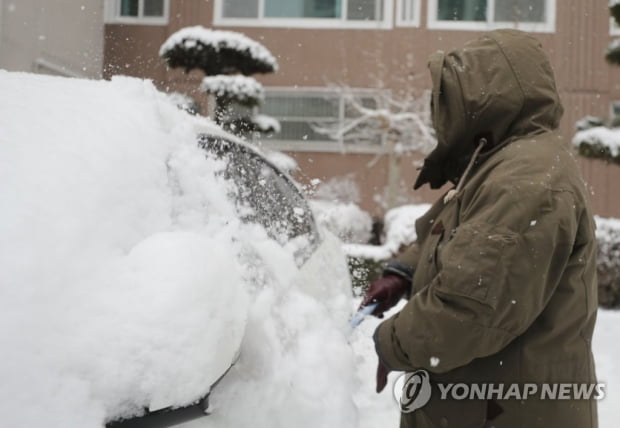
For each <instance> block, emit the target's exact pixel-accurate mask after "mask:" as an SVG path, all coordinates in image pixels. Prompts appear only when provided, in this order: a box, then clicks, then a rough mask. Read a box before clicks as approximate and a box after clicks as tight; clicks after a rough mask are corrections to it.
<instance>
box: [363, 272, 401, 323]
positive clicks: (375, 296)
mask: <svg viewBox="0 0 620 428" xmlns="http://www.w3.org/2000/svg"><path fill="white" fill-rule="evenodd" d="M410 287H411V284H410V282H409V281H408V280H406V279H405V278H403V277H401V276H398V275H393V274H387V275H385V276H384V277H383V278H380V279H378V280H376V281H375V282H373V283H372V284H371V285H370V287H368V290H367V291H366V295H365V296H364V300H362V303H361V304H360V308H363V307H364V306H368V305H370V304H371V303H378V305H377V307H376V308H375V310H374V311H373V312H372V315H374V316H376V317H379V318H383V313H384V312H385V311H387V310H388V309H390V308H391V307H393V306H394V305H396V304H397V303H398V301H399V300H400V299H402V298H403V297H404V296H405V294H406V293H407V292H408V291H409V288H410Z"/></svg>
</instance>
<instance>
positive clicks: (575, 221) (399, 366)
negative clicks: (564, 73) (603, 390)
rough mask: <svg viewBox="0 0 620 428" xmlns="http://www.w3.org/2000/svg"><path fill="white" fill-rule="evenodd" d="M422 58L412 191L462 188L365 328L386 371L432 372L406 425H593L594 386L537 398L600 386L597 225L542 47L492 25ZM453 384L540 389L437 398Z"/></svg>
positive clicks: (434, 211)
mask: <svg viewBox="0 0 620 428" xmlns="http://www.w3.org/2000/svg"><path fill="white" fill-rule="evenodd" d="M429 67H430V70H431V75H432V80H433V97H432V99H433V121H434V125H435V128H436V131H437V137H438V145H437V148H436V149H435V150H434V151H433V152H432V153H431V154H430V155H429V157H428V158H427V159H426V160H425V165H424V168H423V170H422V172H421V173H420V176H419V178H418V181H417V183H416V187H419V186H421V185H423V184H425V183H430V184H431V186H433V187H439V186H441V185H443V184H444V183H445V182H446V181H452V182H454V183H455V184H456V183H459V186H457V189H456V191H455V192H451V193H450V197H448V198H445V199H444V198H442V199H441V200H439V201H437V202H436V203H435V204H434V205H433V206H432V207H431V209H430V210H429V211H428V213H427V214H426V215H424V216H423V217H422V218H420V219H419V220H418V221H417V222H416V231H417V236H418V241H417V243H416V244H415V245H414V246H413V247H412V248H411V249H410V251H408V252H407V253H406V254H405V255H403V257H402V258H401V261H403V262H406V263H409V264H411V265H413V266H415V267H416V272H415V275H414V279H413V286H412V297H411V298H410V300H409V302H408V303H407V305H406V306H405V307H404V308H403V309H402V310H401V312H400V313H398V314H397V315H396V316H394V317H392V318H390V319H389V320H387V321H385V322H384V323H382V324H381V325H380V326H379V328H378V329H377V332H376V334H375V340H376V345H377V352H378V354H379V356H380V358H381V360H382V361H383V362H384V363H385V364H386V366H388V367H389V368H391V369H393V370H403V371H414V370H417V369H420V368H421V369H425V370H427V371H429V372H430V373H431V376H430V378H431V384H432V385H433V393H432V396H431V399H430V401H429V402H428V403H427V404H426V405H425V406H424V407H423V408H421V409H418V410H416V411H414V412H413V413H408V414H403V418H402V424H403V426H411V427H458V428H467V427H491V426H493V427H496V428H513V427H523V428H530V427H544V428H549V427H562V428H565V427H574V428H590V427H595V426H596V425H597V416H596V404H595V401H594V398H595V395H596V392H597V391H596V390H595V389H594V388H592V389H588V390H591V391H592V395H590V396H589V397H585V399H584V397H581V398H582V399H576V398H577V397H575V396H574V394H573V392H571V393H570V394H569V398H574V399H550V398H549V395H548V394H547V396H543V389H544V388H551V389H553V388H556V390H557V389H558V388H559V387H555V386H554V384H557V383H570V384H588V385H589V384H593V383H594V382H596V380H595V373H594V365H593V358H592V353H591V339H592V332H593V328H594V322H595V318H596V310H597V296H596V286H597V285H596V245H595V237H594V223H593V219H592V213H591V210H590V206H589V202H588V196H587V191H586V188H585V185H584V183H583V180H582V178H581V175H580V173H579V168H578V166H577V163H576V160H575V158H574V155H573V154H572V153H571V151H570V148H569V146H568V145H567V143H566V142H565V141H564V140H563V139H562V137H561V136H560V135H559V134H558V133H557V130H556V129H557V127H558V124H559V121H560V118H561V116H562V106H561V104H560V100H559V96H558V93H557V89H556V86H555V82H554V77H553V72H552V69H551V67H550V65H549V60H548V58H547V55H546V54H545V53H544V51H543V50H542V48H541V46H540V44H539V43H538V41H536V40H535V39H534V38H532V37H530V36H528V35H526V34H524V33H522V32H519V31H515V30H498V31H493V32H490V33H488V34H487V35H485V36H483V37H481V38H479V39H477V40H475V41H473V42H470V43H468V44H467V45H465V47H464V48H462V49H459V50H456V51H453V52H450V53H447V54H444V53H438V54H435V55H434V56H433V57H432V58H431V61H430V64H429ZM477 149H478V150H477ZM450 383H453V384H456V383H465V384H467V385H469V386H471V384H478V385H481V384H489V383H491V384H493V385H495V386H496V387H497V386H499V385H500V384H503V385H504V387H503V388H506V389H505V390H504V392H505V391H506V390H507V389H508V387H509V386H510V384H511V383H517V384H519V385H521V386H523V385H524V384H527V383H531V384H535V385H536V387H537V391H536V392H535V393H533V394H532V395H531V396H528V397H523V396H522V395H516V396H515V395H512V396H509V397H506V396H505V394H495V395H492V396H488V394H487V395H486V396H484V398H483V399H474V400H472V399H465V400H455V399H450V396H448V398H447V399H442V398H441V395H442V394H441V391H440V389H439V388H438V384H443V385H447V384H450ZM545 384H548V385H547V386H545ZM588 385H586V387H588V388H589V386H588ZM519 391H522V389H520V390H519ZM547 392H549V391H547Z"/></svg>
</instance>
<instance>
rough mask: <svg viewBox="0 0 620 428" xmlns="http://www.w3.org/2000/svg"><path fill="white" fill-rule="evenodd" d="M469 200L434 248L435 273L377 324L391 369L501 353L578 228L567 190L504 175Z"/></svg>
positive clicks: (551, 279) (539, 304) (537, 303)
mask: <svg viewBox="0 0 620 428" xmlns="http://www.w3.org/2000/svg"><path fill="white" fill-rule="evenodd" d="M472 199H473V201H472V202H470V203H469V204H468V206H466V207H465V208H463V209H462V210H461V215H462V218H461V223H460V225H459V226H458V227H457V228H456V229H455V231H454V233H453V234H452V236H451V238H450V239H449V240H447V241H446V242H445V244H444V245H443V247H442V248H441V249H438V250H437V251H438V252H439V254H438V262H439V268H438V273H437V275H436V276H435V277H434V278H433V280H432V281H431V282H430V283H429V284H427V285H426V286H425V287H424V288H423V289H422V290H420V291H419V292H418V293H416V294H415V295H413V296H412V297H411V299H410V300H409V302H408V303H407V304H406V305H405V306H404V308H403V309H402V310H401V311H400V312H399V313H398V314H396V315H394V316H393V317H391V318H390V319H388V320H386V321H385V322H383V323H382V324H381V325H380V326H379V327H378V328H377V331H376V332H375V336H374V338H375V346H376V349H377V353H378V355H379V358H380V359H381V360H382V362H383V363H384V364H385V365H386V366H388V367H389V368H390V369H392V370H403V371H410V370H415V369H418V368H425V369H427V370H429V371H433V372H437V373H441V372H445V371H449V370H452V369H454V368H457V367H460V366H464V365H466V364H468V363H469V362H470V361H472V360H473V359H475V358H479V357H485V356H489V355H493V354H495V353H497V352H499V351H500V350H501V349H502V348H504V347H505V346H506V345H508V344H509V343H510V342H511V341H512V340H514V339H515V338H516V337H518V336H519V335H521V334H522V333H523V332H525V331H526V330H527V329H528V327H529V326H530V325H531V324H532V322H533V321H534V320H535V319H536V317H537V316H538V315H539V314H540V313H541V312H542V310H543V309H544V308H545V306H546V305H547V303H548V302H549V299H550V297H551V295H552V294H553V292H554V290H555V289H556V288H557V285H558V283H559V282H560V279H561V276H562V274H563V271H564V269H565V268H566V265H567V263H568V260H569V258H570V255H571V252H572V248H573V242H574V240H575V235H576V232H577V221H578V219H577V217H578V216H577V214H576V212H575V211H576V210H575V203H574V197H573V194H572V193H571V192H568V191H561V190H552V189H548V188H541V187H540V186H538V187H536V186H534V185H533V184H532V183H511V184H510V185H505V186H495V187H488V188H482V187H481V189H479V191H478V192H477V193H476V197H474V198H472ZM451 203H454V201H453V202H451Z"/></svg>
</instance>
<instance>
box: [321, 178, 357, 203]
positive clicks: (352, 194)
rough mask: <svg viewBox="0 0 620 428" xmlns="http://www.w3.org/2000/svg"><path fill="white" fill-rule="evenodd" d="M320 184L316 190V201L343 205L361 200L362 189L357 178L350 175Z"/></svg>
mask: <svg viewBox="0 0 620 428" xmlns="http://www.w3.org/2000/svg"><path fill="white" fill-rule="evenodd" d="M318 183H319V184H318V185H317V186H316V189H315V190H314V197H315V198H316V199H322V200H327V201H339V202H342V203H346V202H352V203H357V202H359V200H360V189H359V187H358V186H357V183H356V182H355V178H354V177H352V176H350V175H346V176H344V177H334V178H331V179H329V180H327V181H325V182H321V181H318Z"/></svg>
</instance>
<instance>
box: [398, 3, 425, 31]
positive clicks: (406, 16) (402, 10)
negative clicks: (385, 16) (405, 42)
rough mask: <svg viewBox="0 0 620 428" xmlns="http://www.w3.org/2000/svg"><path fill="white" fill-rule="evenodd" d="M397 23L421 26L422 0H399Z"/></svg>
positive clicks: (403, 25) (401, 25) (404, 25)
mask: <svg viewBox="0 0 620 428" xmlns="http://www.w3.org/2000/svg"><path fill="white" fill-rule="evenodd" d="M396 25H397V26H399V27H419V26H420V0H398V1H397V3H396Z"/></svg>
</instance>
